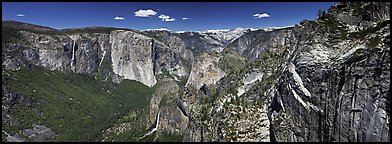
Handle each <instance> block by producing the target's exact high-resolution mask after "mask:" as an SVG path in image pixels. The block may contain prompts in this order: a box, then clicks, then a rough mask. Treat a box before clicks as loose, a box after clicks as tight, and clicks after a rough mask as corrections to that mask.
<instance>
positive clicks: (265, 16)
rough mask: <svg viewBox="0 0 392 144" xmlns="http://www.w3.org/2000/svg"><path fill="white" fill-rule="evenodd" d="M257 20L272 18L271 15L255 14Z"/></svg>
mask: <svg viewBox="0 0 392 144" xmlns="http://www.w3.org/2000/svg"><path fill="white" fill-rule="evenodd" d="M253 16H254V17H255V18H268V17H270V15H269V14H267V13H262V14H259V13H258V14H254V15H253Z"/></svg>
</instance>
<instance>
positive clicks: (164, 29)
mask: <svg viewBox="0 0 392 144" xmlns="http://www.w3.org/2000/svg"><path fill="white" fill-rule="evenodd" d="M142 31H171V30H169V29H167V28H158V29H145V30H142Z"/></svg>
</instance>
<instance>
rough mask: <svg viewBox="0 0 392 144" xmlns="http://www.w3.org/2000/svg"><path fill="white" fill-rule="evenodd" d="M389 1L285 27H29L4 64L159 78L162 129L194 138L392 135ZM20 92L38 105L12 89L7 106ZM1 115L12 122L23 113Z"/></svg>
mask: <svg viewBox="0 0 392 144" xmlns="http://www.w3.org/2000/svg"><path fill="white" fill-rule="evenodd" d="M389 6H390V3H379V2H365V3H362V2H360V3H357V2H342V3H338V4H336V5H333V6H332V7H331V8H330V9H329V10H328V11H327V12H323V13H320V17H319V18H318V19H316V20H314V21H308V20H304V21H302V22H300V23H299V24H297V25H295V26H291V27H285V28H280V29H259V30H250V29H237V30H232V31H228V32H226V31H223V32H222V31H217V32H215V33H214V32H209V33H198V32H184V33H174V32H170V31H133V30H113V31H110V32H109V33H73V34H55V35H50V34H42V33H34V32H28V31H18V32H17V33H18V34H19V35H20V36H21V38H22V40H21V41H19V42H18V43H7V44H4V45H3V46H2V47H3V51H2V52H3V54H2V65H3V66H4V67H5V68H7V69H12V70H20V69H21V68H33V67H34V66H36V65H37V66H43V67H45V68H47V69H50V70H60V71H63V72H76V73H83V74H94V75H95V78H99V79H103V80H112V81H114V82H121V80H123V79H130V80H136V81H139V82H141V83H143V84H144V85H147V86H149V87H153V86H156V90H155V93H154V95H153V96H152V98H151V99H150V111H149V120H150V122H149V124H151V125H152V124H153V122H154V121H155V119H156V116H159V118H160V122H159V124H158V130H157V136H158V135H160V133H162V132H163V131H167V132H170V133H177V134H182V135H183V136H184V137H183V141H252V142H256V141H258V142H260V141H295V142H297V141H298V142H300V141H310V142H324V141H332V142H340V141H342V142H354V141H361V142H370V141H372V142H373V141H374V142H379V141H390V136H389V134H390V132H389V121H390V106H389V105H390V102H389V101H390V88H389V87H390V72H389V71H390V24H389V22H390V15H389V10H390V8H389ZM52 31H54V30H52ZM225 33H227V34H233V33H234V34H233V35H229V36H228V35H224V34H225ZM237 34H238V35H237ZM223 35H224V36H223ZM162 77H164V78H162ZM181 82H183V83H181ZM20 102H24V103H27V104H28V101H26V100H24V97H23V96H20V95H17V94H15V93H13V92H12V91H10V90H8V89H6V88H4V87H3V108H5V109H7V107H8V106H11V105H13V104H14V103H20ZM158 113H159V114H158ZM2 114H3V123H4V122H6V123H17V121H15V120H13V118H12V116H9V115H8V113H7V111H5V112H3V113H2ZM157 114H158V115H157ZM4 117H5V118H4ZM149 126H150V125H149ZM149 126H146V127H149ZM45 138H46V137H45ZM9 141H23V139H22V138H20V137H19V136H17V135H16V136H11V137H10V140H9Z"/></svg>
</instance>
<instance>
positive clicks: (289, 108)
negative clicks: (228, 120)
mask: <svg viewBox="0 0 392 144" xmlns="http://www.w3.org/2000/svg"><path fill="white" fill-rule="evenodd" d="M366 5H367V4H366ZM370 5H373V4H370ZM376 5H377V6H381V5H380V4H378V3H377V4H376ZM382 11H383V8H381V9H380V13H381V12H382ZM354 18H355V17H354ZM319 22H320V21H316V23H307V24H306V25H305V26H304V27H310V26H312V28H313V30H312V31H314V34H315V35H313V34H312V33H310V34H308V35H306V36H307V37H313V39H310V40H309V39H308V40H306V41H310V42H309V43H303V42H301V41H303V40H301V39H299V40H300V41H299V43H298V45H297V46H296V47H293V48H291V49H290V48H289V51H291V52H292V53H290V52H287V54H286V55H291V56H292V58H290V56H287V57H288V58H287V59H286V60H287V61H286V63H285V65H284V66H283V67H282V69H281V71H280V72H281V73H282V75H281V77H280V78H279V79H277V80H276V82H275V85H274V86H273V87H272V88H271V91H270V93H269V96H272V97H271V99H272V100H271V101H272V102H271V104H270V118H271V121H272V125H271V126H272V128H271V130H272V133H273V135H272V136H273V137H272V139H274V140H276V141H346V142H347V141H390V137H389V136H388V135H389V127H388V126H389V114H388V112H387V109H388V106H387V99H388V97H389V95H390V94H389V85H390V83H389V79H390V77H389V75H390V73H389V69H390V62H389V57H390V56H389V51H390V48H389V45H388V42H389V40H388V39H389V24H388V25H385V26H383V27H378V26H376V25H375V26H374V27H372V28H370V29H376V30H375V32H371V33H370V32H368V31H366V30H365V32H368V33H363V35H364V39H365V40H362V39H356V38H349V39H344V38H342V37H340V38H339V41H336V42H334V41H333V40H334V39H336V35H327V34H322V31H323V29H328V28H327V27H319V25H318V24H320V23H319ZM378 24H380V23H378ZM297 31H298V34H299V35H301V33H303V32H304V31H306V30H304V29H296V28H295V30H294V33H297ZM316 40H317V41H316ZM326 40H330V41H329V42H328V41H326ZM387 87H388V88H387Z"/></svg>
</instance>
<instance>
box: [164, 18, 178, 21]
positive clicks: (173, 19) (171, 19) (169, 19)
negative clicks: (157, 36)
mask: <svg viewBox="0 0 392 144" xmlns="http://www.w3.org/2000/svg"><path fill="white" fill-rule="evenodd" d="M175 20H176V19H175V18H168V19H162V21H167V22H171V21H175Z"/></svg>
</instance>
